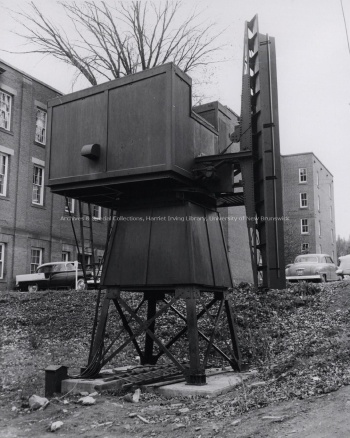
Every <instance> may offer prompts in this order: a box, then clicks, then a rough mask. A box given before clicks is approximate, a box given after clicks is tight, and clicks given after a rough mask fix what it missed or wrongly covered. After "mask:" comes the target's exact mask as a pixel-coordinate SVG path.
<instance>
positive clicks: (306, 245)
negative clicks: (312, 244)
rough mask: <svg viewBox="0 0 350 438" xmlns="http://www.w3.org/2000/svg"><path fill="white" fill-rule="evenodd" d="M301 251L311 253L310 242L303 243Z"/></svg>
mask: <svg viewBox="0 0 350 438" xmlns="http://www.w3.org/2000/svg"><path fill="white" fill-rule="evenodd" d="M301 253H302V254H308V253H309V244H308V243H302V244H301Z"/></svg>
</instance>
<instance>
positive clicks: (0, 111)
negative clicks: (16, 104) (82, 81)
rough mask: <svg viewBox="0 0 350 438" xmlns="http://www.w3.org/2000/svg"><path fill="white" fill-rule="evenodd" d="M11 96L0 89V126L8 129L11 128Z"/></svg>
mask: <svg viewBox="0 0 350 438" xmlns="http://www.w3.org/2000/svg"><path fill="white" fill-rule="evenodd" d="M11 106H12V97H11V96H10V95H9V94H7V93H4V92H3V91H1V90H0V128H3V129H6V131H9V130H10V128H11Z"/></svg>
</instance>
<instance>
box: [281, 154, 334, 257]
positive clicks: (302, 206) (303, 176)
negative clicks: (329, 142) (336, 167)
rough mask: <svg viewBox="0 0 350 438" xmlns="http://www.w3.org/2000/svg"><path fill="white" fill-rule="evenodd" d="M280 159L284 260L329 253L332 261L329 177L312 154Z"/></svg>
mask: <svg viewBox="0 0 350 438" xmlns="http://www.w3.org/2000/svg"><path fill="white" fill-rule="evenodd" d="M281 159H282V178H283V208H284V215H285V216H287V217H288V218H289V220H287V221H286V222H285V224H284V228H285V230H284V233H285V259H286V263H291V262H292V261H293V260H294V258H295V256H297V255H298V254H301V253H303V252H305V253H307V252H308V253H325V254H329V255H330V256H331V257H332V258H333V260H334V262H335V261H336V254H337V251H336V234H335V220H334V194H333V175H332V174H331V173H330V171H329V170H328V169H327V168H326V167H325V166H324V165H323V164H322V163H321V161H320V160H319V159H318V158H317V157H316V156H315V155H314V154H313V153H312V152H309V153H302V154H292V155H284V156H282V157H281Z"/></svg>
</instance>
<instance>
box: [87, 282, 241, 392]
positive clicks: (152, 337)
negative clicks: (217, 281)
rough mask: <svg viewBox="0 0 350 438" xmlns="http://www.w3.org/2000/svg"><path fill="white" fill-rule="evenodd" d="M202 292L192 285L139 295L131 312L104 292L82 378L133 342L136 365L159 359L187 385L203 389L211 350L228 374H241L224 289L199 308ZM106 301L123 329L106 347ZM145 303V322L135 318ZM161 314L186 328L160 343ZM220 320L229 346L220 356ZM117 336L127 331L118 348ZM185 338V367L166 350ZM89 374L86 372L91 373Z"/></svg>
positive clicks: (118, 295) (118, 296)
mask: <svg viewBox="0 0 350 438" xmlns="http://www.w3.org/2000/svg"><path fill="white" fill-rule="evenodd" d="M201 292H204V291H201V290H200V289H198V288H196V287H192V286H191V287H189V288H180V289H176V290H173V291H169V290H168V291H165V292H163V291H144V292H142V293H143V297H142V299H141V301H140V302H139V304H138V306H137V307H136V308H135V309H133V308H132V307H131V306H130V305H129V303H128V302H127V300H126V299H125V298H124V297H123V296H122V292H121V291H120V290H119V289H117V288H109V289H108V290H107V293H106V295H105V298H104V300H103V303H102V307H101V313H100V318H99V323H98V326H97V330H96V335H95V338H94V339H93V341H92V342H93V347H92V355H91V357H90V362H89V364H88V367H87V370H86V372H85V374H84V377H87V376H88V375H91V374H94V375H96V374H97V373H98V371H99V370H100V369H101V368H102V367H103V366H104V365H106V364H107V363H108V362H110V361H111V360H112V359H113V358H115V357H116V356H117V355H118V354H119V353H120V352H121V351H122V350H124V349H125V348H126V347H127V346H129V344H130V343H133V345H134V348H135V350H136V352H137V354H138V355H139V357H140V362H141V364H143V365H146V364H149V365H154V364H156V363H157V361H158V359H159V358H160V357H161V356H163V355H164V356H166V357H167V358H168V360H170V361H171V362H172V363H173V364H174V365H175V366H176V367H177V368H178V369H179V371H181V372H182V373H183V374H184V376H185V377H186V381H187V383H188V384H192V385H203V384H205V383H206V378H205V368H206V367H207V365H208V361H209V356H210V352H212V351H213V350H214V351H215V352H216V353H218V354H219V355H220V356H221V357H222V358H223V359H224V360H225V361H227V362H228V363H229V364H230V365H231V367H232V368H233V369H235V370H238V371H240V369H241V357H240V352H239V348H238V341H237V336H236V329H235V324H234V318H233V312H232V308H231V304H230V301H229V298H228V293H227V291H226V290H221V291H209V292H210V293H212V294H213V298H212V299H211V300H210V301H209V302H208V303H203V297H202V294H201ZM205 292H208V291H205ZM111 302H112V303H113V304H114V306H115V308H116V310H117V314H118V316H119V318H120V321H121V323H122V326H123V329H122V330H119V332H118V333H117V334H116V335H115V336H114V339H112V341H111V342H110V343H109V345H105V343H106V342H105V329H106V325H107V320H108V310H109V307H110V304H111ZM144 304H145V306H146V309H145V315H146V318H147V319H145V318H142V317H141V316H140V309H141V307H142V306H143V305H144ZM177 304H182V306H181V310H179V308H178V307H176V305H177ZM182 309H186V311H185V312H183V310H182ZM166 312H171V313H173V314H175V315H176V316H177V320H178V321H180V322H184V323H185V325H182V328H180V329H179V330H177V331H176V333H175V334H173V336H172V337H171V338H170V339H169V340H168V341H167V342H166V343H165V342H164V341H163V340H162V339H161V338H160V336H159V335H157V334H156V327H157V324H159V318H160V317H161V316H164V315H165V313H166ZM213 312H214V314H213ZM224 315H225V316H226V321H225V322H226V327H227V329H228V330H227V336H228V339H227V340H228V341H231V342H230V343H231V347H230V348H229V352H224V351H223V349H222V348H221V347H220V346H218V345H217V343H216V341H215V337H216V335H217V334H218V328H219V325H220V324H222V323H223V316H224ZM204 316H208V318H209V320H210V321H211V327H210V330H209V331H208V330H206V332H205V333H204V331H203V329H201V328H199V321H200V320H201V318H203V317H204ZM122 331H124V333H125V331H126V333H127V337H126V339H125V337H124V338H123V339H122V340H121V344H120V345H118V346H117V341H118V340H120V339H121V334H122ZM186 334H187V340H188V352H187V354H186V356H187V357H188V359H189V360H188V363H187V364H184V363H183V360H181V358H179V357H177V355H176V354H175V353H173V352H171V351H170V349H171V347H172V346H173V345H174V344H175V343H176V342H177V341H178V340H180V338H182V337H183V336H184V335H186ZM141 335H144V347H142V346H141V345H140V343H139V340H138V337H139V336H141ZM200 340H204V341H205V343H206V345H207V346H206V349H205V351H204V352H203V353H202V354H201V351H200V345H199V343H200ZM155 346H157V347H158V352H157V353H156V354H155V352H154V350H155V348H154V347H155ZM89 370H91V373H90V371H89ZM91 376H92V375H91Z"/></svg>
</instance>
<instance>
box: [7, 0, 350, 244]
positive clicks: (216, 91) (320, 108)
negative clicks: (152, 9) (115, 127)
mask: <svg viewBox="0 0 350 438" xmlns="http://www.w3.org/2000/svg"><path fill="white" fill-rule="evenodd" d="M159 1H161V0H159ZM34 2H35V4H37V5H38V6H39V7H40V8H41V9H42V10H43V11H44V12H46V13H48V14H49V15H50V16H51V17H52V18H53V19H54V20H56V21H57V22H60V21H61V20H62V22H64V21H63V20H64V15H63V14H62V12H61V8H60V7H59V6H58V5H57V3H56V1H55V0H34ZM81 2H82V0H78V1H77V3H81ZM184 3H185V8H188V9H189V10H192V9H193V7H194V6H195V5H198V7H199V9H203V15H202V16H203V20H205V19H207V20H210V21H215V22H216V23H217V28H218V29H225V32H224V34H223V36H222V37H221V41H222V43H223V44H225V48H224V49H223V53H222V55H223V57H225V59H226V61H225V62H220V63H219V64H218V65H217V66H215V68H214V69H213V75H212V84H211V85H210V86H208V87H206V88H205V89H204V90H203V91H204V92H205V93H206V95H207V96H208V100H219V101H220V102H221V103H222V104H224V105H228V106H229V107H230V108H232V109H233V110H234V111H236V112H237V113H239V112H240V105H241V104H240V99H241V96H240V95H241V74H242V52H243V30H244V22H245V21H246V20H250V19H251V18H252V17H253V16H254V15H255V14H256V13H257V14H258V15H259V25H260V32H262V33H268V34H269V35H271V36H274V37H275V38H276V50H277V73H278V93H279V115H280V140H281V152H282V154H292V153H301V152H314V153H315V155H316V156H317V157H318V158H319V159H320V160H321V161H322V162H323V164H324V165H325V166H326V167H327V168H328V170H329V171H330V172H331V173H332V174H333V175H334V190H335V216H336V233H337V235H340V236H342V237H348V236H349V235H350V201H349V198H350V196H349V190H350V151H349V148H350V142H349V128H350V81H349V75H350V54H349V50H348V45H347V39H346V33H345V26H344V20H343V16H342V10H341V3H340V0H283V1H282V0H215V1H213V0H201V1H200V2H197V1H194V0H185V2H184ZM343 5H344V11H345V18H346V21H347V24H348V26H349V30H350V0H343ZM0 6H1V10H0V13H1V24H2V25H1V27H0V42H1V44H0V57H1V58H2V59H3V60H5V61H7V62H9V63H11V64H12V65H14V66H15V67H18V68H19V69H21V70H23V71H25V72H27V73H28V74H30V75H32V76H34V77H36V78H38V79H40V80H42V81H44V82H46V83H47V84H49V85H51V86H52V87H54V88H56V89H59V90H61V91H62V92H64V93H68V92H71V91H72V79H73V76H74V71H73V69H71V68H69V67H67V66H66V65H65V64H63V63H60V62H59V61H56V60H53V59H51V58H50V57H45V58H43V57H42V56H40V55H33V54H29V55H16V54H10V53H7V52H5V51H3V50H8V51H19V50H23V49H24V47H23V45H22V44H23V41H22V40H21V39H20V38H19V37H17V36H16V35H13V34H12V33H11V31H13V30H16V29H18V25H17V24H16V22H15V21H14V20H13V18H12V16H11V14H10V12H9V11H8V9H7V8H11V9H12V10H15V11H16V10H20V9H24V10H26V9H27V6H26V3H25V1H23V0H0ZM87 86H88V84H87V83H86V82H83V81H80V82H79V84H78V86H77V85H76V86H75V88H74V90H76V89H78V88H82V87H84V88H85V87H87Z"/></svg>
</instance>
